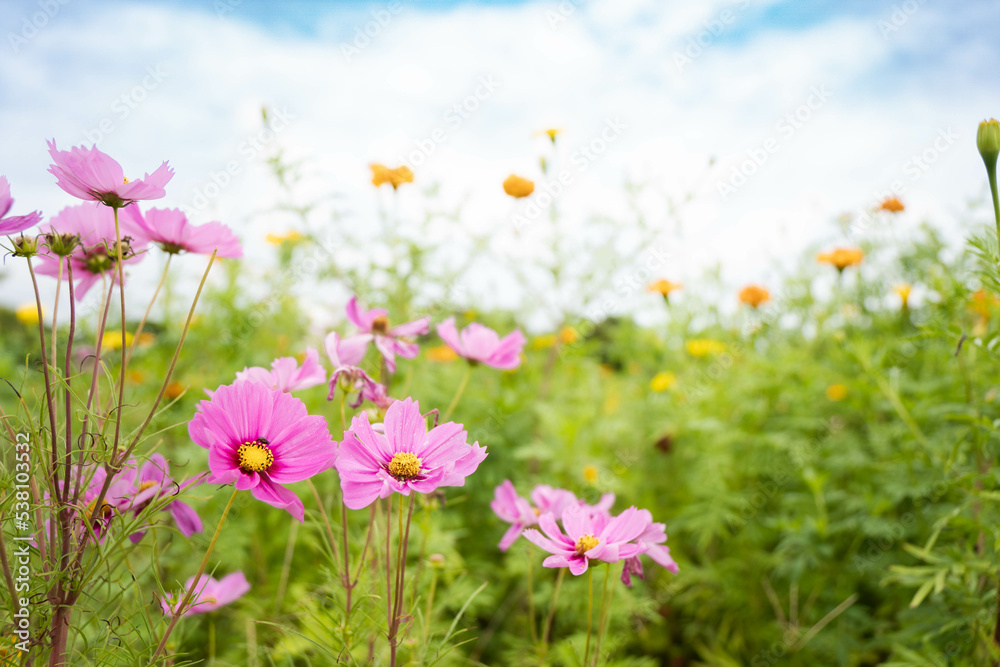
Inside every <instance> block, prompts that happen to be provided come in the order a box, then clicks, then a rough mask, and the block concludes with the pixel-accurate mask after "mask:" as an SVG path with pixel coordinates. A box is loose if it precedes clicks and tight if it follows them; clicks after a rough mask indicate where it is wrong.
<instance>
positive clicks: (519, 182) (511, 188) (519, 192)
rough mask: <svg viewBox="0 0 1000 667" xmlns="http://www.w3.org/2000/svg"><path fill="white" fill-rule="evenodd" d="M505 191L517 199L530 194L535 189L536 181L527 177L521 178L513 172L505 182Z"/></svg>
mask: <svg viewBox="0 0 1000 667" xmlns="http://www.w3.org/2000/svg"><path fill="white" fill-rule="evenodd" d="M503 191H504V192H506V193H507V194H509V195H510V196H511V197H514V198H515V199H521V198H522V197H527V196H529V195H530V194H531V193H532V192H534V191H535V182H534V181H529V180H528V179H527V178H521V177H520V176H518V175H516V174H511V175H510V176H508V177H507V180H505V181H504V182H503Z"/></svg>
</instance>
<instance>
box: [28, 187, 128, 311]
mask: <svg viewBox="0 0 1000 667" xmlns="http://www.w3.org/2000/svg"><path fill="white" fill-rule="evenodd" d="M41 229H42V231H43V232H46V233H50V234H70V235H78V236H79V237H80V245H79V246H77V247H76V249H75V250H74V251H73V254H72V255H70V256H69V261H70V263H71V264H72V265H73V280H74V282H75V283H76V285H75V288H74V293H75V294H76V299H77V301H79V300H80V299H83V297H85V296H86V295H87V292H88V291H90V288H91V287H93V286H94V283H96V282H98V281H99V280H101V279H102V278H109V279H111V280H112V281H117V280H118V270H117V269H116V267H115V262H116V261H117V252H116V250H115V216H114V212H112V210H111V209H109V208H108V207H106V206H102V205H101V204H90V203H87V204H77V205H76V206H69V207H66V208H64V209H63V210H61V211H59V213H57V214H56V215H55V216H53V217H52V218H49V222H48V223H47V224H45V225H42V228H41ZM119 231H120V233H121V239H122V245H123V253H122V254H123V257H124V262H125V264H134V263H136V262H139V261H141V260H142V257H143V254H142V251H143V250H145V243H144V242H143V241H142V240H141V238H140V234H141V232H140V230H139V229H138V228H136V227H135V225H134V224H133V223H132V221H131V220H129V219H126V218H125V217H124V216H122V218H120V219H119ZM39 258H40V262H39V265H38V269H37V270H38V273H41V274H44V275H47V276H57V275H59V260H58V258H56V257H54V256H49V255H40V256H39ZM65 271H66V269H65V267H63V275H66V273H65Z"/></svg>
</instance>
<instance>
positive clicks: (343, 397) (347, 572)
mask: <svg viewBox="0 0 1000 667" xmlns="http://www.w3.org/2000/svg"><path fill="white" fill-rule="evenodd" d="M346 401H347V392H344V391H342V392H340V428H341V432H344V433H346V432H347V413H346V412H345V409H344V403H345V402H346ZM340 532H341V534H342V535H343V538H344V573H343V575H342V576H341V579H342V581H343V583H344V593H346V594H347V604H346V606H345V613H344V624H345V625H346V624H347V619H348V617H349V616H350V615H351V594H352V592H353V591H352V589H353V588H354V587H353V586H351V550H350V547H349V546H348V540H347V502H346V501H345V499H344V498H341V499H340Z"/></svg>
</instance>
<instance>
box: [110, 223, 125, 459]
mask: <svg viewBox="0 0 1000 667" xmlns="http://www.w3.org/2000/svg"><path fill="white" fill-rule="evenodd" d="M114 212H115V255H116V262H115V264H116V265H117V267H116V268H117V269H118V296H119V301H120V302H121V309H122V355H121V368H119V369H118V408H117V409H116V410H115V439H114V446H113V447H112V449H111V451H112V452H114V453H115V454H117V452H118V443H119V442H120V441H121V433H122V408H123V406H124V405H125V368H126V366H127V365H128V360H127V359H126V356H127V355H128V349H127V345H126V340H127V338H128V332H127V331H126V326H125V324H126V323H125V259H124V258H123V257H122V236H121V228H120V226H119V224H118V207H117V206H115V207H114ZM123 460H124V459H123Z"/></svg>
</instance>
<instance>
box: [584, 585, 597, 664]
mask: <svg viewBox="0 0 1000 667" xmlns="http://www.w3.org/2000/svg"><path fill="white" fill-rule="evenodd" d="M587 589H588V590H587V647H586V648H585V649H583V664H584V665H586V664H587V663H588V662H589V658H590V632H591V630H592V629H593V626H594V568H592V567H591V568H587Z"/></svg>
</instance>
